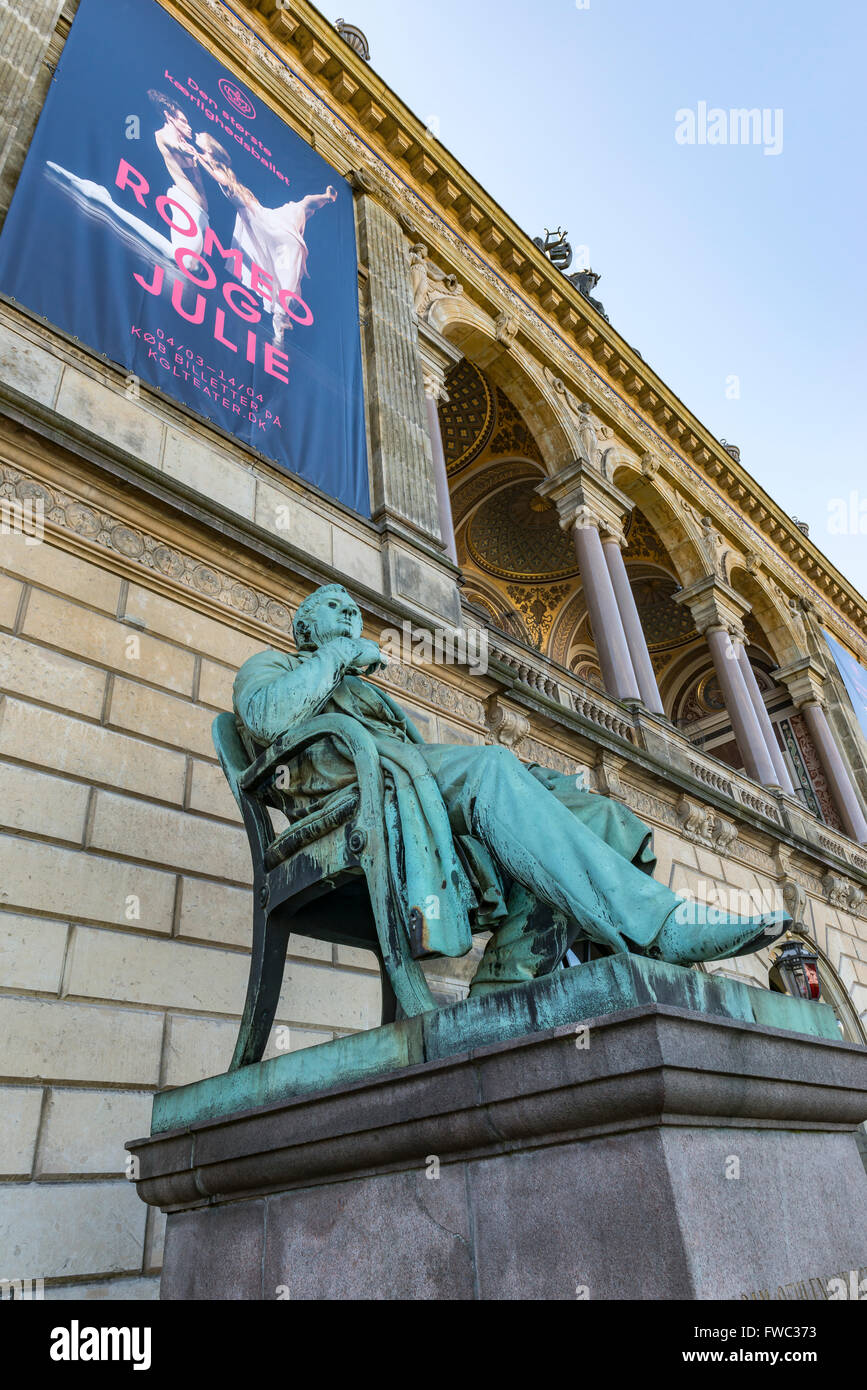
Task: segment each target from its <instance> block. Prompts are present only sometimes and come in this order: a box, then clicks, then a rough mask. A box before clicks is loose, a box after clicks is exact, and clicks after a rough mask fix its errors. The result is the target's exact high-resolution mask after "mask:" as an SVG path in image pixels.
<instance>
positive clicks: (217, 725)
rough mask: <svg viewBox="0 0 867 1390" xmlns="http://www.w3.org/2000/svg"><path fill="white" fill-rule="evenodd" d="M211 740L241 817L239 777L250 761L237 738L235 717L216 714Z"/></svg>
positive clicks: (241, 802)
mask: <svg viewBox="0 0 867 1390" xmlns="http://www.w3.org/2000/svg"><path fill="white" fill-rule="evenodd" d="M211 738H212V739H213V741H214V747H215V748H216V750H217V757H218V758H219V759H220V766H221V767H222V769H223V772H224V773H225V774H226V781H227V782H228V783H229V786H230V787H231V789H232V795H233V796H234V798H235V800H236V801H237V803H238V809H239V810H240V812H241V815H243V814H244V804H243V801H242V792H241V785H240V784H241V777H242V776H243V774H244V773H245V772H246V771H247V768H248V767H249V766H250V760H249V758H248V757H247V754H246V751H245V749H244V745H243V744H242V742H241V740H240V738H239V736H238V730H237V727H236V725H235V716H234V715H232V714H227V713H223V714H218V715H217V717H216V719H215V720H214V722H213V724H212V725H211Z"/></svg>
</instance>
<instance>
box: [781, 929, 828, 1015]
mask: <svg viewBox="0 0 867 1390" xmlns="http://www.w3.org/2000/svg"><path fill="white" fill-rule="evenodd" d="M768 983H769V984H770V987H771V989H775V990H776V991H777V992H778V993H779V994H791V995H792V997H793V998H794V999H810V1000H816V999H819V998H821V993H822V987H821V983H820V981H819V956H818V952H816V951H814V950H812V949H811V947H810V946H809V945H808V944H807V942H806V941H803V940H802V939H801V938H800V937H797V936H793V935H792V933H791V932H786V936H785V940H784V942H783V945H782V948H781V949H780V951H779V954H778V955H776V956H774V960H773V964H772V965H771V968H770V970H769V971H768Z"/></svg>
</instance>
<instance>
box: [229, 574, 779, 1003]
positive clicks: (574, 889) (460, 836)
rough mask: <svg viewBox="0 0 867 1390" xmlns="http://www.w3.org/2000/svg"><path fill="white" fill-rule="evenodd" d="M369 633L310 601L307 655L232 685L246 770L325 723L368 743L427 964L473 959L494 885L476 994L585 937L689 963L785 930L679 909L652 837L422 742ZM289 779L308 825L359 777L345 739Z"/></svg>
mask: <svg viewBox="0 0 867 1390" xmlns="http://www.w3.org/2000/svg"><path fill="white" fill-rule="evenodd" d="M361 630H362V619H361V613H360V611H359V609H358V607H357V605H356V604H355V602H354V601H353V599H352V598H351V597H350V595H349V594H348V593H347V592H346V590H345V589H344V588H343V587H342V585H336V584H331V585H326V586H324V587H323V588H320V589H317V590H316V591H315V592H314V593H313V594H311V595H310V596H309V597H308V598H307V599H305V601H304V602H303V603H302V604H301V605H300V606H299V608H298V610H297V612H296V614H295V620H294V633H295V638H296V642H297V645H298V653H297V655H295V656H289V655H287V654H285V653H283V652H277V651H266V652H262V653H259V654H257V655H256V656H253V657H251V658H250V659H249V660H248V661H247V662H245V663H244V665H243V666H242V667H241V670H240V671H239V672H238V675H237V678H236V680H235V686H234V710H235V719H236V724H237V729H238V733H239V735H240V739H241V742H242V743H243V745H244V749H245V751H246V753H247V755H248V757H249V758H250V759H251V760H253V759H256V758H257V757H259V756H260V755H261V754H262V753H263V752H264V751H265V750H267V749H268V748H270V747H271V745H272V744H274V743H275V742H277V741H278V740H279V739H281V738H282V737H284V736H285V735H286V734H288V733H290V732H291V731H292V729H293V728H296V727H299V726H300V725H302V724H304V723H305V722H307V721H309V720H310V719H312V718H313V717H315V716H318V715H328V714H339V715H341V716H348V717H349V718H351V719H352V720H355V721H358V723H359V724H361V725H363V727H364V728H365V729H366V730H367V731H368V733H369V734H371V735H372V736H373V740H374V743H375V747H376V751H377V754H378V757H379V760H380V764H381V769H382V773H383V786H384V788H385V793H384V794H385V802H386V805H385V823H386V825H387V826H388V827H389V834H388V858H389V870H390V873H391V876H392V881H393V882H394V885H395V888H396V891H397V893H398V899H399V901H400V902H401V903H402V905H403V909H404V911H405V914H406V920H407V921H410V920H412V921H413V922H414V923H415V924H416V928H417V930H416V937H417V939H419V940H420V941H421V942H422V943H423V946H424V949H425V950H426V951H430V952H434V953H438V954H441V955H446V956H460V955H464V954H465V953H466V952H467V951H468V950H469V949H470V947H471V945H472V926H471V914H476V923H477V925H478V920H479V919H478V915H477V913H478V908H479V900H478V891H477V890H478V884H479V881H482V882H484V883H485V884H487V892H486V894H485V898H486V905H487V909H488V913H487V924H488V925H490V926H493V927H494V928H495V930H494V933H493V935H492V937H491V939H490V941H489V943H488V946H487V948H486V950H485V954H484V957H483V959H482V962H481V965H480V967H479V969H478V971H477V973H476V976H475V979H474V980H473V983H472V986H471V993H472V994H474V995H479V994H481V993H485V992H489V991H491V990H496V989H499V988H502V987H504V986H507V985H514V984H519V983H522V982H525V981H527V980H530V979H534V978H537V977H539V976H541V975H545V974H548V973H550V972H551V971H553V970H555V969H556V968H557V967H558V966H559V964H560V962H561V960H562V958H563V956H564V954H565V952H566V950H567V949H568V948H569V947H570V945H571V944H572V943H573V941H575V939H576V938H577V937H578V936H579V935H583V936H584V937H587V938H589V939H590V940H591V941H594V942H596V943H597V944H598V945H600V946H602V947H607V948H608V949H609V950H612V951H615V952H621V951H633V952H639V953H641V954H644V955H648V956H651V957H654V958H656V959H658V960H663V961H669V962H672V963H674V964H688V963H690V962H692V961H701V960H714V959H722V958H725V957H729V956H734V955H739V954H745V953H747V952H750V951H756V950H760V949H761V948H762V947H764V946H767V945H769V944H770V942H771V941H772V940H774V939H775V938H776V937H778V936H779V935H780V934H781V933H782V932H783V931H784V930H785V929H786V927H787V926H788V925H789V924H790V918H789V917H788V914H787V913H786V912H785V911H779V912H773V913H769V914H767V915H765V916H763V917H741V916H734V915H728V916H727V915H723V914H720V912H719V911H718V910H716V909H713V908H710V909H704V908H702V907H701V906H700V905H698V906H697V905H696V904H694V903H691V904H685V903H684V902H683V900H682V899H680V898H678V897H677V896H676V895H675V894H674V893H672V892H671V890H670V889H669V888H667V887H666V886H665V885H664V884H662V883H658V882H656V881H655V880H654V878H653V870H654V867H655V863H656V860H655V857H654V855H653V850H652V832H651V830H650V829H649V827H648V826H646V825H645V824H644V823H643V822H642V821H641V820H639V819H638V817H637V816H635V815H634V814H633V813H632V812H631V811H629V810H628V809H627V808H626V807H624V806H622V805H620V804H619V803H617V802H615V801H612V800H611V799H609V798H607V797H604V796H601V795H596V794H593V793H590V792H586V791H582V790H580V789H579V787H578V786H577V784H576V780H575V779H574V778H571V777H568V776H565V775H563V774H561V773H557V772H552V771H549V770H547V769H545V768H542V767H539V766H536V765H530V766H527V765H525V764H523V763H522V762H520V761H519V759H518V758H517V757H516V756H515V755H514V754H513V753H511V752H510V751H508V750H507V749H505V748H502V747H496V746H495V747H491V746H482V747H466V746H463V745H461V746H454V745H451V744H427V743H425V742H424V740H423V739H422V737H421V735H420V734H419V733H418V731H417V730H416V729H415V728H414V727H413V725H412V723H411V722H410V720H409V719H408V718H407V716H406V715H405V714H404V713H403V711H402V710H401V709H400V707H399V706H398V705H397V704H396V703H395V702H394V701H393V700H392V699H391V698H390V697H389V696H388V695H386V694H385V693H384V692H383V691H382V690H380V689H378V688H377V687H376V686H375V685H373V684H372V683H371V682H370V681H368V680H366V679H365V677H366V676H370V675H372V674H373V673H374V672H375V671H376V670H378V669H379V668H381V667H382V666H384V665H385V659H384V657H383V654H382V652H381V651H380V649H379V647H378V646H377V645H376V643H374V642H371V641H369V640H367V639H365V638H363V637H362V636H361ZM287 778H288V781H287V783H286V791H287V793H288V794H289V796H290V798H291V804H292V807H293V809H294V811H295V813H296V814H303V810H304V807H305V806H306V805H310V806H312V805H314V804H315V803H316V801H317V800H320V801H321V799H322V797H323V795H325V794H326V793H329V792H334V791H337V790H339V789H341V788H344V787H351V786H352V785H353V784H354V782H355V779H356V768H355V764H354V763H353V762H352V761H351V759H350V758H348V757H347V756H346V753H345V751H344V750H342V749H341V746H340V744H339V741H338V740H335V739H331V738H323V739H322V740H320V741H319V742H318V743H313V744H312V745H311V746H308V747H306V748H305V749H304V751H303V753H302V754H301V755H300V756H299V757H298V758H296V759H295V760H294V761H293V763H292V765H291V767H290V768H288V769H287ZM471 878H472V879H474V880H475V889H476V891H474V886H473V883H472V882H471ZM494 900H498V905H497V906H494V907H493V908H492V903H493V902H494Z"/></svg>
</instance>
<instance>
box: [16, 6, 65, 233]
mask: <svg viewBox="0 0 867 1390" xmlns="http://www.w3.org/2000/svg"><path fill="white" fill-rule="evenodd" d="M63 5H64V0H5V3H3V4H2V5H0V221H2V217H3V214H4V213H5V212H6V210H7V208H8V207H9V204H10V202H11V201H12V191H13V189H14V187H15V184H16V183H17V181H18V175H19V174H20V172H21V166H22V165H23V163H24V156H25V154H26V153H27V148H28V146H29V144H30V140H31V138H32V136H33V131H34V129H35V128H36V121H37V118H38V115H39V110H40V108H41V106H42V103H43V102H44V100H45V95H46V93H47V91H48V86H49V83H50V81H51V73H50V72H49V70H48V67H47V66H46V61H47V59H48V57H49V48H50V45H51V39H52V35H53V34H54V30H55V27H56V25H57V20H58V17H59V15H60V11H61V10H62V9H63ZM55 58H56V52H55Z"/></svg>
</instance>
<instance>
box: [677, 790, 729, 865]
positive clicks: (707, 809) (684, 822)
mask: <svg viewBox="0 0 867 1390" xmlns="http://www.w3.org/2000/svg"><path fill="white" fill-rule="evenodd" d="M677 816H678V820H679V821H680V825H681V829H682V831H683V833H684V835H685V836H686V838H687V839H688V840H692V841H693V842H694V843H695V844H699V845H705V846H706V847H707V848H708V849H713V850H716V852H717V854H723V855H725V854H728V853H729V851H730V850H731V848H732V846H733V845H734V842H735V840H736V839H737V838H738V827H737V825H736V824H735V822H734V821H731V820H729V819H728V817H726V816H721V815H720V813H719V811H715V810H714V809H713V807H711V806H703V805H702V804H701V803H700V802H698V801H693V800H692V799H691V797H688V796H681V798H680V800H679V801H678V803H677Z"/></svg>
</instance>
